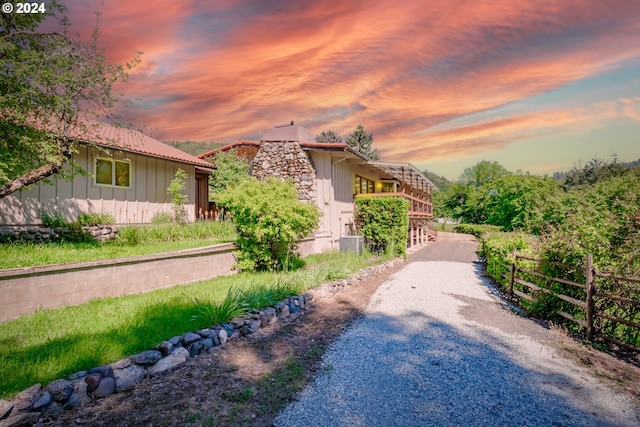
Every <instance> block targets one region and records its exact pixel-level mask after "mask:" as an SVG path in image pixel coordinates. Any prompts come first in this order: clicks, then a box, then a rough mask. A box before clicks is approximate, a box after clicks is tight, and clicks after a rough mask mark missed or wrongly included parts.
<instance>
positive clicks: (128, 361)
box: [109, 358, 131, 371]
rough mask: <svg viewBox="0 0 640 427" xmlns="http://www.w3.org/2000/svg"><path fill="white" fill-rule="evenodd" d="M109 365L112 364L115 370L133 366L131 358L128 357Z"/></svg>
mask: <svg viewBox="0 0 640 427" xmlns="http://www.w3.org/2000/svg"><path fill="white" fill-rule="evenodd" d="M109 366H111V369H112V370H114V371H115V370H116V369H124V368H128V367H129V366H131V359H129V358H126V359H122V360H118V361H117V362H113V363H112V364H110V365H109Z"/></svg>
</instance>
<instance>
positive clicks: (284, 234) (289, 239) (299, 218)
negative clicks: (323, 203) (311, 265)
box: [217, 178, 320, 271]
mask: <svg viewBox="0 0 640 427" xmlns="http://www.w3.org/2000/svg"><path fill="white" fill-rule="evenodd" d="M217 199H218V202H219V204H220V206H222V207H224V208H225V209H226V210H227V211H228V212H230V213H231V217H232V219H233V223H234V225H235V227H236V230H237V231H238V239H237V240H236V244H237V245H238V248H239V254H238V264H237V267H238V268H239V269H240V270H245V271H251V270H281V269H282V268H283V267H284V265H285V262H287V259H289V261H288V262H291V261H290V258H291V257H296V256H297V254H296V253H295V250H296V248H297V245H298V244H299V242H300V240H302V239H303V238H304V237H306V236H308V235H309V234H310V233H311V232H312V231H313V230H314V229H315V228H316V226H317V224H318V219H319V217H320V212H319V211H318V208H317V207H316V206H315V205H313V204H311V203H304V202H301V201H299V200H298V193H297V191H296V188H295V186H294V185H293V183H292V182H291V181H289V180H287V181H285V182H280V181H277V180H275V179H269V180H268V181H258V180H257V179H255V178H248V179H247V180H245V181H243V183H242V185H239V186H235V187H232V188H230V189H227V190H226V191H223V192H221V193H219V194H218V197H217Z"/></svg>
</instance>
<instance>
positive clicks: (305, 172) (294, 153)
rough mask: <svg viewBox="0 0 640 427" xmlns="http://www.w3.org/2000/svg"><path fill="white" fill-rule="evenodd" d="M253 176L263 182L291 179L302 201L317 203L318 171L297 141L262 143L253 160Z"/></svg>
mask: <svg viewBox="0 0 640 427" xmlns="http://www.w3.org/2000/svg"><path fill="white" fill-rule="evenodd" d="M253 176H255V177H256V178H258V179H261V180H266V179H267V178H269V177H270V176H273V177H276V178H282V179H287V178H291V179H292V180H293V183H294V184H295V185H296V186H297V187H298V195H299V196H298V197H299V199H300V200H309V201H311V202H313V203H315V202H316V197H317V196H316V194H317V187H316V170H315V168H314V167H313V163H312V162H311V159H310V158H309V155H308V154H307V153H306V152H305V151H304V150H303V149H302V148H301V147H300V144H299V143H298V142H297V141H262V142H261V143H260V149H259V150H258V154H257V155H256V157H255V159H253Z"/></svg>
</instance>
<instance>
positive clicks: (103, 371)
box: [88, 365, 113, 378]
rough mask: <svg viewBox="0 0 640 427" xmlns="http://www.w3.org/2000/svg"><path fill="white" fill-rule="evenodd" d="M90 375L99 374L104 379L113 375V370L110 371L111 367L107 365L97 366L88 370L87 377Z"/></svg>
mask: <svg viewBox="0 0 640 427" xmlns="http://www.w3.org/2000/svg"><path fill="white" fill-rule="evenodd" d="M91 374H100V376H101V377H102V378H106V377H110V376H112V375H113V369H111V366H109V365H105V366H98V367H97V368H93V369H89V374H88V375H91Z"/></svg>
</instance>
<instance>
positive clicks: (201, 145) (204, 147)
mask: <svg viewBox="0 0 640 427" xmlns="http://www.w3.org/2000/svg"><path fill="white" fill-rule="evenodd" d="M163 143H164V144H166V145H169V146H171V147H174V148H177V149H178V150H181V151H184V152H185V153H189V154H192V155H194V156H197V155H200V154H202V153H207V152H209V151H212V150H215V149H216V148H220V147H222V146H223V145H224V144H222V143H220V142H198V141H163Z"/></svg>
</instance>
